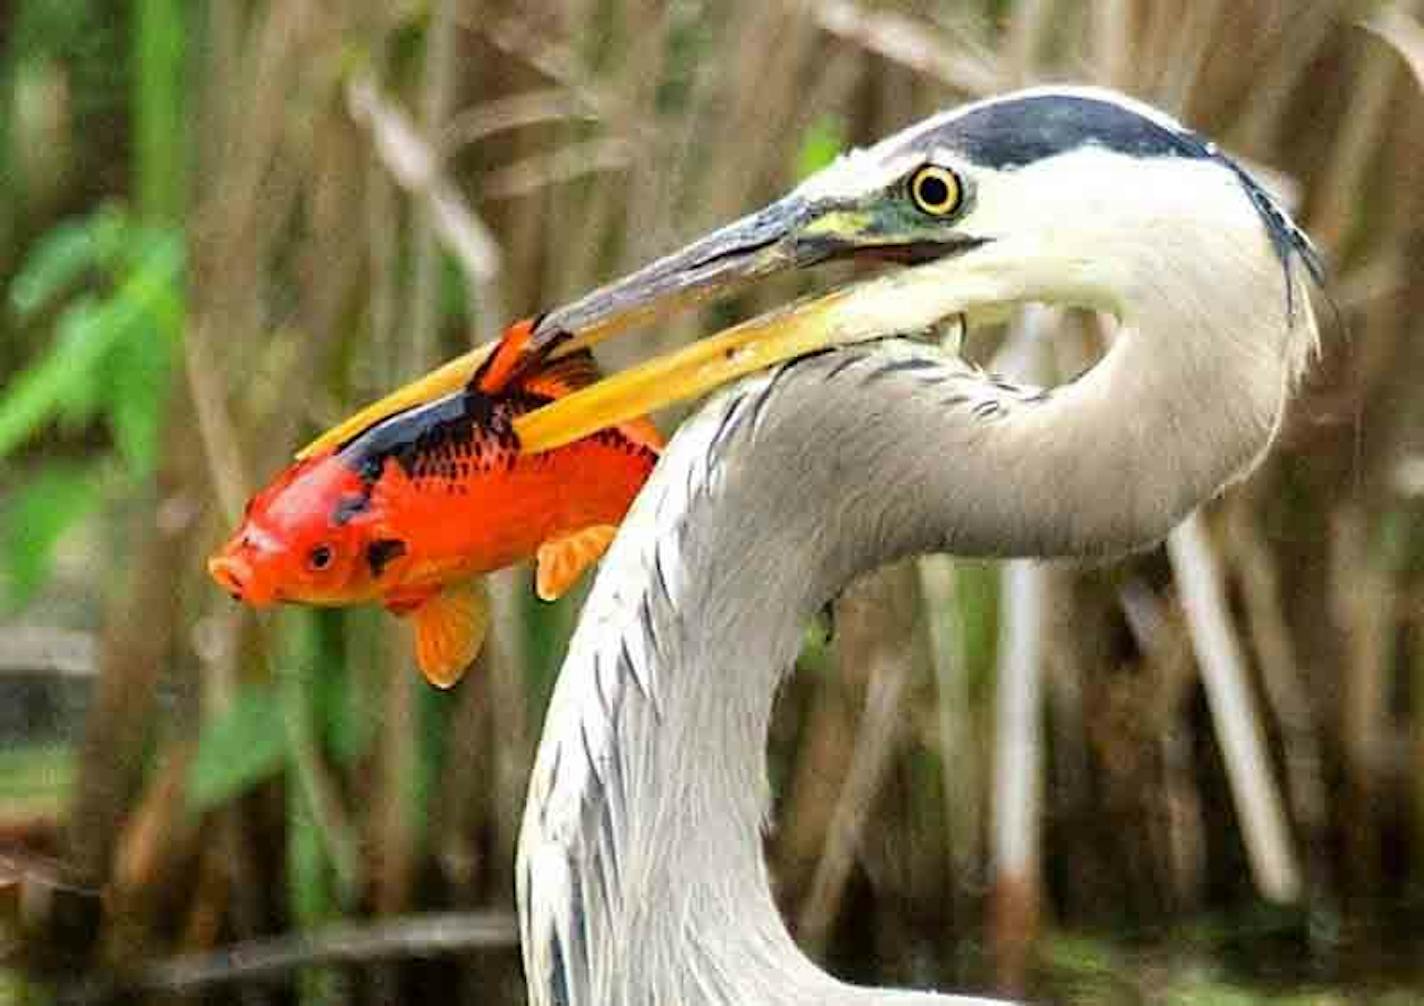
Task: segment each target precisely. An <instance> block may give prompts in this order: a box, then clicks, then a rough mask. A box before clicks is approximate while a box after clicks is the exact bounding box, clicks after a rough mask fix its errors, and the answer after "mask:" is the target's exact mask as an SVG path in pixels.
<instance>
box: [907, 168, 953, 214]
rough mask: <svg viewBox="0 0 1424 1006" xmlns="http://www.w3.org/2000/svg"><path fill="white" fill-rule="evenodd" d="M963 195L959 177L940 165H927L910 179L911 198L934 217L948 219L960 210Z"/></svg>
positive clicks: (924, 211) (918, 207)
mask: <svg viewBox="0 0 1424 1006" xmlns="http://www.w3.org/2000/svg"><path fill="white" fill-rule="evenodd" d="M963 194H964V186H963V185H962V184H960V181H959V176H958V175H956V174H955V173H954V172H953V171H951V170H950V169H949V168H946V167H941V166H940V165H938V164H926V165H925V166H924V167H922V168H920V169H919V170H918V171H916V172H915V174H914V175H913V176H912V177H911V178H910V198H911V199H913V200H914V201H915V206H916V208H917V209H919V210H920V212H922V213H928V214H929V215H930V216H932V217H947V216H949V215H950V214H951V213H953V212H954V211H955V210H957V209H959V204H960V202H961V200H962V199H963Z"/></svg>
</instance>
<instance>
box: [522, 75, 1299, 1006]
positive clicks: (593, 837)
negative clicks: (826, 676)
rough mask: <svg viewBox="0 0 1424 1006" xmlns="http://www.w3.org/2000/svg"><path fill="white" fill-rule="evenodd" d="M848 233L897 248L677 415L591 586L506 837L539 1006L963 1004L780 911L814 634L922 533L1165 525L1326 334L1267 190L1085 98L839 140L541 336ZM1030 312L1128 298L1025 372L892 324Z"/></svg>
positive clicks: (1091, 537)
mask: <svg viewBox="0 0 1424 1006" xmlns="http://www.w3.org/2000/svg"><path fill="white" fill-rule="evenodd" d="M859 255H870V256H873V257H877V258H883V259H890V260H892V261H897V262H900V263H902V264H904V265H905V268H902V269H899V270H897V271H893V272H890V273H887V274H885V275H882V276H879V277H877V278H874V279H871V280H868V281H865V282H863V283H861V284H859V285H857V286H856V287H854V288H852V289H851V290H849V291H845V292H843V295H842V296H841V297H840V298H839V299H837V301H836V302H835V306H834V308H833V309H832V310H829V311H828V310H826V309H824V308H823V309H822V310H821V311H820V312H819V313H815V314H813V312H812V311H811V310H810V309H809V308H793V309H791V310H790V311H789V312H787V313H786V316H785V317H784V319H782V320H780V321H779V322H778V327H779V328H780V329H794V328H795V327H796V326H797V325H806V324H810V321H809V320H808V319H810V318H812V317H813V316H814V317H815V319H816V324H818V325H822V326H824V327H825V329H826V333H825V334H826V338H825V348H824V351H822V352H819V353H816V354H814V355H811V356H808V357H806V358H802V359H797V360H792V361H789V362H785V363H782V364H780V365H779V366H777V367H776V368H774V369H773V370H771V371H770V372H768V373H762V374H759V375H757V376H754V377H751V378H748V379H747V380H745V381H743V382H742V383H740V384H737V385H735V386H733V387H731V388H730V389H728V390H725V391H723V392H722V393H720V394H719V395H718V396H717V397H715V398H714V399H713V400H712V401H711V402H709V403H708V404H707V405H706V406H705V407H704V408H703V409H702V410H701V411H700V412H699V413H698V414H697V415H696V416H695V417H694V418H693V419H692V420H690V421H688V422H687V423H686V424H684V426H683V427H682V429H681V430H680V431H679V432H678V434H677V436H676V437H675V438H674V440H673V442H672V444H671V445H670V446H669V448H668V450H667V452H666V454H665V455H664V457H663V459H662V461H661V463H660V464H659V466H658V468H657V469H656V471H655V472H654V474H653V477H652V479H651V480H650V481H649V483H648V485H647V486H646V487H645V489H644V490H643V492H642V494H641V495H640V496H639V498H638V500H637V501H636V503H635V504H634V506H633V509H632V511H631V512H630V515H629V517H628V519H627V521H626V523H625V524H624V525H623V528H622V531H621V533H620V534H619V536H618V538H617V540H616V541H615V542H614V544H613V546H612V548H611V550H610V552H609V553H608V557H607V559H606V560H605V562H604V566H603V568H602V570H601V571H600V573H599V576H598V578H597V581H596V583H595V585H594V587H593V590H592V592H591V594H590V596H589V599H588V602H587V604H586V606H585V608H584V612H583V617H582V619H581V621H580V624H579V627H578V629H577V631H576V633H575V635H574V638H573V641H572V644H571V646H570V650H569V654H568V657H567V659H566V660H565V663H564V667H563V671H562V673H561V676H560V679H559V682H558V684H557V686H556V688H555V692H554V696H553V700H552V703H551V705H550V708H549V713H548V720H547V722H546V725H545V730H544V737H543V741H542V743H541V746H540V750H539V754H538V758H537V761H536V765H535V769H534V773H533V777H532V780H531V785H530V796H529V802H528V805H527V808H526V813H525V819H524V828H523V834H522V836H521V842H520V856H519V867H518V887H519V890H518V896H519V907H520V912H521V920H522V926H523V934H522V935H523V945H524V953H525V963H526V972H527V978H528V981H529V983H530V991H531V998H532V1001H533V1002H534V1003H536V1004H537V1006H589V1004H598V1006H607V1004H635V1003H636V1004H639V1006H642V1004H647V1003H657V1004H663V1003H666V1004H679V1006H695V1004H712V1003H726V1004H732V1003H736V1004H757V1006H763V1004H785V1006H809V1004H812V1003H815V1004H846V1006H850V1004H852V1003H855V1004H862V1003H906V1004H909V1003H917V1004H925V1006H930V1004H940V1006H946V1004H949V1003H966V1002H972V1001H975V1000H969V999H962V998H954V997H945V996H940V995H935V994H931V993H915V992H898V991H891V990H883V989H869V988H859V987H855V986H851V985H848V984H845V983H842V982H840V981H838V980H837V979H835V978H833V977H831V976H829V975H827V974H825V973H824V972H823V971H821V970H820V969H819V968H818V967H816V966H815V965H814V964H813V963H812V962H811V961H809V960H808V959H807V958H806V957H805V956H804V955H803V954H802V953H801V952H800V951H799V950H798V949H797V948H796V946H795V944H794V942H793V940H792V939H791V937H790V936H789V935H788V933H787V930H786V927H785V925H784V924H783V922H782V921H781V919H780V917H779V915H778V913H777V911H776V906H775V904H774V901H773V898H772V895H771V893H770V885H769V883H768V877H767V870H766V865H765V862H764V860H763V857H762V844H761V843H762V832H763V829H764V828H765V826H766V823H767V819H768V813H769V807H770V788H769V784H768V781H767V775H766V766H765V757H764V745H765V740H766V731H767V725H768V721H769V717H770V713H771V708H772V701H773V696H774V695H775V692H776V688H777V686H778V684H779V682H780V681H781V679H782V677H783V675H784V673H785V671H786V669H787V668H788V667H790V665H791V663H792V661H793V660H794V659H795V656H796V652H797V647H798V644H799V641H800V638H801V627H802V625H803V624H804V622H805V620H806V619H807V618H808V617H809V616H810V615H811V614H812V613H813V612H815V611H816V610H818V609H819V608H820V607H821V606H822V605H823V604H824V603H825V602H826V601H827V599H828V598H830V597H832V596H834V594H835V593H836V592H837V591H839V590H840V589H841V588H842V587H843V586H844V585H845V583H846V582H847V581H848V580H849V579H850V578H852V577H854V576H856V575H858V574H860V573H863V572H865V571H867V570H870V569H873V568H875V567H876V566H878V565H880V564H882V563H885V562H887V561H890V560H893V559H896V558H900V557H903V556H906V555H913V554H917V553H922V552H927V551H948V552H952V553H956V554H962V555H992V556H1073V555H1085V554H1088V555H1095V554H1104V553H1111V552H1120V551H1123V550H1129V549H1134V548H1140V547H1143V546H1146V545H1148V544H1151V543H1153V542H1155V541H1157V540H1158V539H1160V538H1161V537H1162V536H1163V535H1165V534H1166V533H1167V532H1168V531H1169V530H1170V529H1171V528H1172V527H1173V526H1174V525H1175V524H1176V523H1177V522H1178V521H1179V520H1181V518H1182V517H1183V516H1185V515H1186V514H1187V513H1189V512H1190V511H1191V510H1192V509H1193V508H1194V507H1196V506H1198V505H1200V504H1201V503H1202V502H1203V501H1205V500H1207V499H1209V498H1210V497H1211V496H1212V495H1213V494H1215V493H1217V492H1218V491H1219V490H1220V489H1221V488H1222V487H1223V486H1224V485H1226V484H1227V483H1229V482H1230V481H1232V480H1233V479H1235V478H1238V477H1240V476H1241V475H1242V474H1243V473H1245V472H1247V471H1249V470H1250V468H1251V467H1252V466H1253V465H1254V464H1255V462H1256V461H1257V460H1258V459H1259V458H1260V457H1261V455H1262V454H1263V452H1264V451H1265V450H1266V449H1267V447H1268V446H1269V444H1270V442H1271V440H1272V438H1273V436H1274V434H1275V432H1276V430H1277V428H1278V426H1279V423H1280V419H1281V415H1282V412H1283V409H1284V406H1285V403H1286V400H1287V396H1288V393H1289V391H1290V389H1291V387H1292V384H1293V382H1294V380H1295V379H1296V377H1297V376H1298V375H1299V374H1300V372H1301V370H1302V368H1303V367H1304V365H1305V363H1306V361H1307V360H1308V358H1309V355H1310V352H1311V350H1312V348H1313V347H1314V346H1315V341H1316V325H1315V319H1314V315H1313V313H1312V312H1311V308H1310V302H1309V299H1308V297H1307V296H1306V291H1305V287H1306V285H1307V283H1306V279H1307V278H1308V277H1315V278H1317V279H1318V278H1319V273H1320V269H1319V259H1318V257H1317V256H1316V254H1315V252H1314V250H1313V249H1312V248H1311V247H1310V245H1309V242H1308V241H1307V240H1306V239H1305V237H1304V235H1303V234H1301V232H1300V231H1299V230H1298V229H1297V228H1296V227H1295V225H1294V224H1292V223H1291V222H1290V219H1289V217H1288V216H1287V215H1286V214H1285V213H1284V212H1283V211H1282V210H1281V209H1280V208H1279V207H1278V206H1277V205H1276V203H1275V202H1274V201H1272V200H1271V199H1270V197H1269V196H1267V195H1266V193H1265V191H1264V190H1263V189H1261V188H1260V187H1259V186H1258V185H1256V183H1255V182H1254V181H1252V180H1251V179H1250V177H1249V176H1248V175H1247V174H1246V173H1245V172H1243V171H1242V170H1241V169H1240V168H1239V167H1238V166H1237V165H1236V164H1235V163H1234V162H1232V161H1231V160H1229V159H1228V158H1227V157H1226V156H1225V155H1223V154H1222V153H1221V152H1219V151H1218V150H1217V149H1216V148H1215V147H1214V146H1212V145H1211V144H1210V143H1208V142H1206V141H1204V140H1202V139H1200V138H1199V137H1196V136H1195V135H1194V134H1192V133H1190V132H1188V131H1187V130H1185V129H1184V128H1183V127H1181V126H1180V125H1178V124H1177V123H1175V122H1173V121H1172V120H1171V119H1169V118H1168V117H1166V116H1164V115H1162V114H1161V113H1158V112H1156V111H1153V110H1151V109H1149V108H1147V107H1145V106H1143V105H1141V104H1139V103H1137V102H1134V101H1131V100H1129V99H1125V98H1122V97H1120V96H1116V95H1112V94H1109V93H1107V92H1101V91H1089V90H1083V89H1037V90H1033V91H1028V92H1021V93H1018V94H1014V95H1008V96H1006V97H1003V98H998V99H993V100H991V101H987V102H981V103H977V104H974V105H970V106H967V107H966V108H963V109H958V110H955V111H951V112H948V113H945V114H944V115H941V116H937V117H935V118H932V119H929V120H926V121H925V122H923V123H920V124H918V125H915V126H912V127H910V128H909V129H907V130H905V131H904V132H902V133H900V134H897V135H896V136H892V137H890V138H888V139H886V140H884V141H883V142H881V143H879V144H877V145H876V146H874V147H871V148H869V149H868V150H865V151H862V152H858V153H855V154H851V155H847V156H846V157H844V158H843V159H841V160H840V161H838V162H836V163H835V164H833V165H832V166H831V167H829V168H827V169H826V170H825V171H824V172H823V173H822V174H820V175H818V176H815V177H813V178H811V179H810V180H808V181H807V182H806V183H805V184H803V185H802V186H800V187H799V188H798V189H796V190H795V191H793V192H792V193H791V194H790V195H788V196H787V197H785V198H784V199H783V200H780V201H778V203H776V204H773V206H772V207H769V208H768V209H766V210H763V211H760V212H759V213H758V214H753V215H752V216H751V217H749V218H747V220H745V221H742V222H739V223H737V224H734V225H731V226H730V227H728V228H724V229H723V230H722V231H719V232H717V233H716V234H713V235H710V236H708V237H707V238H704V239H701V240H700V241H699V242H695V243H694V244H693V245H691V246H689V248H688V249H684V250H683V251H681V252H678V253H675V254H674V255H672V256H669V257H668V258H666V259H664V260H660V261H659V262H657V263H654V264H652V265H651V266H649V267H647V268H646V269H644V270H641V271H640V272H639V273H637V274H634V275H633V276H632V277H629V278H628V279H627V280H623V281H619V282H618V283H615V284H612V285H610V286H609V287H607V288H605V289H604V290H603V291H598V292H595V293H594V294H591V295H590V296H589V297H587V298H584V299H583V300H581V301H579V302H575V304H573V305H570V306H569V307H568V308H567V309H561V310H560V311H557V312H551V315H550V317H552V318H554V323H552V328H551V330H553V328H558V326H560V325H562V326H564V329H565V330H566V331H568V332H572V333H575V334H577V333H580V332H583V331H592V330H593V329H595V328H597V327H599V326H603V327H605V328H607V327H610V326H611V325H612V324H613V323H614V322H615V321H616V318H617V317H621V316H623V315H626V314H628V313H630V312H641V311H644V310H645V309H646V308H647V305H648V304H650V303H654V302H661V301H664V300H666V299H667V298H669V297H672V298H675V299H685V297H686V296H687V295H688V291H690V290H691V291H702V292H705V291H708V290H711V289H712V288H713V287H718V288H720V287H721V286H723V285H724V284H725V283H727V282H729V281H731V280H737V281H741V280H744V279H747V278H749V277H750V278H755V277H756V276H759V275H765V274H766V273H768V272H770V271H773V270H775V269H780V268H788V267H802V266H806V265H811V264H814V263H815V262H819V261H823V260H825V259H827V258H834V257H849V256H859ZM697 295H698V296H701V295H702V293H701V292H699V293H697ZM1028 301H1042V302H1048V303H1053V304H1063V305H1073V306H1085V307H1091V308H1096V309H1099V310H1104V311H1109V312H1112V313H1113V314H1115V315H1117V317H1118V319H1119V327H1118V332H1117V335H1116V337H1115V338H1114V340H1113V342H1112V345H1111V348H1110V349H1109V351H1108V353H1107V355H1106V356H1105V358H1104V359H1103V360H1102V361H1101V362H1099V363H1098V364H1097V365H1096V366H1095V367H1093V368H1092V369H1091V370H1089V371H1088V372H1086V373H1084V374H1082V375H1081V376H1079V377H1078V378H1077V379H1075V380H1073V381H1071V382H1070V383H1068V384H1065V385H1062V386H1059V387H1055V388H1051V389H1039V388H1027V387H1020V386H1016V385H1014V384H1011V383H1008V382H1004V381H1000V380H997V379H995V378H993V377H991V376H990V375H987V374H985V373H983V372H981V371H979V370H977V369H976V368H974V367H972V366H970V365H968V364H966V363H964V362H962V361H960V360H957V359H953V358H946V357H944V356H943V355H941V354H939V353H937V352H936V351H934V350H933V349H931V348H929V347H927V346H925V345H923V344H919V343H913V342H907V341H903V340H899V339H887V338H886V337H887V336H895V335H904V334H907V333H914V332H918V331H920V330H922V329H924V328H926V327H929V326H932V325H934V324H936V323H937V322H938V321H939V320H941V319H943V318H945V317H947V316H949V315H952V314H964V315H966V316H967V317H969V318H971V319H973V318H974V317H975V316H976V315H979V314H984V313H989V312H992V311H1001V310H1002V309H1003V308H1004V307H1006V306H1012V305H1015V304H1019V303H1023V302H1028ZM798 345H799V344H798Z"/></svg>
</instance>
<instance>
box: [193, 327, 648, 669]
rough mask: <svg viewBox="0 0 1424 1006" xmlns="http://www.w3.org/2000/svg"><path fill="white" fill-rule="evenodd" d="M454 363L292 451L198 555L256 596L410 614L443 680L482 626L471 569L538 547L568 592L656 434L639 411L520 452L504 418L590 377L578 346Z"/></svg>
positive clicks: (554, 591) (242, 594)
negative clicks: (499, 367) (543, 357)
mask: <svg viewBox="0 0 1424 1006" xmlns="http://www.w3.org/2000/svg"><path fill="white" fill-rule="evenodd" d="M530 327H532V322H528V321H526V322H520V323H518V324H517V325H515V326H512V327H511V332H514V333H516V335H518V334H519V333H521V332H524V331H527V329H528V328H530ZM485 359H486V362H487V361H488V358H487V357H486V358H485ZM457 362H459V363H460V367H459V368H455V369H452V368H451V367H450V366H448V365H447V367H445V368H441V370H440V371H436V372H435V373H434V374H432V375H431V376H430V377H427V378H425V379H422V380H421V381H417V382H415V384H413V385H411V386H409V387H407V388H405V389H401V391H398V392H395V393H394V394H393V395H391V396H388V397H387V398H386V399H382V401H381V402H378V403H376V404H375V405H373V406H371V407H368V408H367V409H365V410H363V411H362V412H361V413H358V414H357V416H356V417H354V420H355V421H351V420H349V421H347V422H346V423H343V424H341V425H340V426H338V427H337V428H336V429H337V431H339V432H338V433H336V434H334V435H330V434H329V435H324V436H323V437H321V438H318V439H317V440H316V441H315V442H314V443H313V444H311V445H309V446H308V447H307V448H306V449H304V450H303V451H302V452H301V453H299V454H298V456H297V460H296V462H295V463H293V464H292V465H291V466H289V467H288V468H287V469H286V470H285V471H283V472H282V473H281V474H280V475H278V476H277V478H276V479H274V480H273V482H272V483H271V484H270V485H268V486H267V487H266V488H264V489H263V490H261V491H260V492H258V493H257V494H256V495H255V496H253V497H252V499H251V501H250V502H249V503H248V504H247V510H246V513H245V515H244V517H243V521H242V524H241V526H240V527H239V528H238V529H237V531H236V532H235V533H234V534H233V536H232V538H231V539H230V540H229V541H228V542H227V543H226V544H225V545H224V546H223V547H222V548H221V549H220V550H219V551H218V552H217V553H216V554H215V555H214V556H213V557H212V558H211V559H210V560H209V562H208V571H209V573H210V574H211V575H212V577H213V579H215V580H216V581H217V582H218V583H219V584H220V585H221V586H222V587H224V588H225V589H226V590H227V591H228V592H229V593H231V594H232V595H233V597H235V598H236V599H238V600H239V601H243V602H245V603H248V604H252V605H256V606H262V605H267V604H272V603H274V602H281V601H286V602H299V603H304V604H317V605H337V606H340V605H348V604H360V603H366V602H379V603H381V604H382V605H384V606H385V607H386V609H387V610H389V611H391V612H393V613H394V614H396V615H398V616H401V617H403V618H405V619H406V620H408V621H409V622H410V623H411V624H412V625H413V626H414V630H415V651H416V657H417V661H418V663H419V665H420V669H421V671H422V672H423V673H424V674H425V676H426V678H427V679H428V680H430V681H431V682H432V683H433V684H435V685H438V686H440V687H449V686H451V685H453V684H454V683H455V682H456V681H458V680H459V678H460V676H461V674H463V673H464V669H465V667H466V666H467V665H468V664H469V663H470V662H471V661H472V660H473V659H474V658H475V656H476V655H477V654H478V653H479V649H480V645H481V643H482V642H483V640H484V635H485V631H486V628H487V626H488V608H487V602H486V600H485V597H484V593H483V591H482V589H481V585H480V584H478V583H477V582H476V579H475V578H476V577H478V576H479V575H480V574H483V573H488V572H491V571H493V570H496V569H501V568H503V567H505V566H509V565H512V564H513V563H516V562H520V561H522V560H524V559H527V558H530V557H531V556H532V557H534V559H535V562H536V576H535V588H536V591H537V593H538V595H539V597H541V598H543V599H545V600H552V599H554V598H557V597H558V596H560V595H561V594H563V593H564V592H565V591H566V590H567V589H568V588H569V587H570V586H571V585H572V584H573V583H574V582H575V581H576V580H577V579H578V577H579V575H580V574H581V573H582V572H583V571H584V570H585V569H587V568H588V567H589V566H590V565H592V564H593V563H594V562H596V561H597V560H598V558H599V557H600V556H601V555H602V554H603V551H604V549H606V548H607V547H608V543H609V542H610V541H611V540H612V538H613V534H614V532H615V530H616V528H617V525H618V523H619V522H620V521H621V520H622V519H623V515H624V514H625V513H626V512H627V509H628V507H629V505H630V504H631V503H632V501H633V497H634V496H636V495H637V493H638V490H639V489H640V488H642V485H643V483H644V482H645V481H646V480H647V477H648V475H649V473H650V472H651V471H652V469H653V465H654V464H656V463H657V459H658V454H659V452H660V450H661V447H662V438H661V436H660V435H659V434H658V431H657V429H656V428H655V427H654V426H653V425H652V423H651V422H650V421H649V420H647V419H646V418H639V419H636V420H633V421H631V422H627V423H623V424H620V425H618V426H614V427H610V428H608V429H605V430H600V431H599V432H597V433H595V434H593V435H591V436H588V437H585V438H583V439H581V440H577V441H575V442H574V443H571V444H568V445H567V446H564V447H559V448H556V449H554V450H550V451H546V452H544V453H540V454H522V453H520V448H519V442H518V438H517V437H516V436H515V434H514V431H513V421H514V419H515V418H516V417H517V416H520V415H523V414H525V413H527V412H530V411H533V410H534V409H536V408H538V407H539V406H541V405H545V404H547V403H549V402H551V401H553V400H554V399H557V398H560V397H562V396H564V395H567V394H569V393H571V392H572V391H574V390H576V389H578V388H581V387H585V386H587V385H588V384H591V383H593V381H595V380H597V378H598V373H597V371H596V369H595V367H594V364H593V359H592V357H591V356H590V355H589V353H588V351H587V350H582V351H578V352H574V353H570V354H568V355H566V356H563V357H561V358H559V359H556V360H553V361H545V362H542V363H540V364H539V365H538V366H536V367H535V368H533V369H532V371H530V372H528V373H523V372H521V373H513V372H496V373H494V374H493V375H492V374H491V373H490V370H489V367H488V366H486V365H478V366H475V365H474V364H473V363H472V362H471V358H468V357H467V358H462V361H457ZM475 363H478V360H476V361H475ZM472 369H473V374H471V370H472ZM456 373H459V374H461V375H462V376H461V377H460V378H459V379H458V380H457V379H455V378H454V377H452V376H451V375H452V374H456ZM450 386H454V390H446V389H448V388H449V387H450Z"/></svg>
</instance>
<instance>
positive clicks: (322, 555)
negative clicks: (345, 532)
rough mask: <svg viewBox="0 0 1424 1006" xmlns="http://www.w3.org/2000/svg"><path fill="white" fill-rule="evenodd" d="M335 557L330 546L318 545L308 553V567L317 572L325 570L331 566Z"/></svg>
mask: <svg viewBox="0 0 1424 1006" xmlns="http://www.w3.org/2000/svg"><path fill="white" fill-rule="evenodd" d="M334 557H335V556H334V553H333V552H332V551H331V546H330V545H318V546H317V547H316V548H314V549H312V550H311V551H310V552H308V553H307V565H308V566H310V567H311V568H312V569H315V570H323V569H326V567H328V566H330V565H331V560H332V559H333V558H334Z"/></svg>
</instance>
